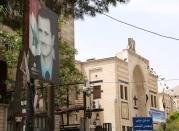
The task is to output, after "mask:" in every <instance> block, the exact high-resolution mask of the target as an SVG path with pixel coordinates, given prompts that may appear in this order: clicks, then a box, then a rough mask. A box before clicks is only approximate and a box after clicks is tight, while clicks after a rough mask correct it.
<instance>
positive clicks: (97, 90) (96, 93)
mask: <svg viewBox="0 0 179 131" xmlns="http://www.w3.org/2000/svg"><path fill="white" fill-rule="evenodd" d="M97 98H101V86H94V87H93V99H97Z"/></svg>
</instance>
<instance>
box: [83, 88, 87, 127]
mask: <svg viewBox="0 0 179 131" xmlns="http://www.w3.org/2000/svg"><path fill="white" fill-rule="evenodd" d="M83 104H84V105H83V106H84V131H86V91H83Z"/></svg>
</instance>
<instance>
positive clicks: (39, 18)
mask: <svg viewBox="0 0 179 131" xmlns="http://www.w3.org/2000/svg"><path fill="white" fill-rule="evenodd" d="M29 17H30V18H29V70H30V77H31V78H34V79H41V80H44V81H47V82H50V83H52V84H58V65H59V64H58V62H59V55H58V51H59V50H58V49H59V48H58V26H57V15H56V14H55V13H54V12H52V11H51V10H50V9H49V8H47V7H43V6H41V4H40V2H39V1H38V0H30V14H29Z"/></svg>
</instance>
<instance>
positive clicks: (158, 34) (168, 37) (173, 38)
mask: <svg viewBox="0 0 179 131" xmlns="http://www.w3.org/2000/svg"><path fill="white" fill-rule="evenodd" d="M102 14H103V15H105V16H107V17H108V18H110V19H112V20H115V21H117V22H120V23H122V24H125V25H128V26H131V27H133V28H136V29H139V30H142V31H145V32H148V33H151V34H154V35H157V36H160V37H164V38H167V39H172V40H179V39H178V38H175V37H171V36H166V35H162V34H160V33H156V32H153V31H150V30H147V29H144V28H141V27H138V26H135V25H132V24H129V23H126V22H124V21H121V20H119V19H117V18H114V17H112V16H110V15H107V14H105V13H102Z"/></svg>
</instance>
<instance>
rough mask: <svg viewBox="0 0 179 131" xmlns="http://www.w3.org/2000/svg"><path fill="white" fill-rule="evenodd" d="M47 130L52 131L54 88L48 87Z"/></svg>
mask: <svg viewBox="0 0 179 131" xmlns="http://www.w3.org/2000/svg"><path fill="white" fill-rule="evenodd" d="M47 114H48V125H49V127H48V130H49V131H54V86H52V85H51V86H48V113H47Z"/></svg>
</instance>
